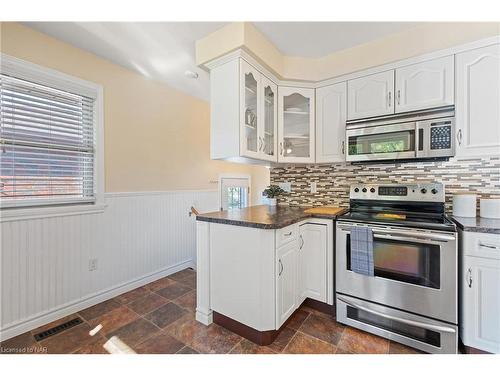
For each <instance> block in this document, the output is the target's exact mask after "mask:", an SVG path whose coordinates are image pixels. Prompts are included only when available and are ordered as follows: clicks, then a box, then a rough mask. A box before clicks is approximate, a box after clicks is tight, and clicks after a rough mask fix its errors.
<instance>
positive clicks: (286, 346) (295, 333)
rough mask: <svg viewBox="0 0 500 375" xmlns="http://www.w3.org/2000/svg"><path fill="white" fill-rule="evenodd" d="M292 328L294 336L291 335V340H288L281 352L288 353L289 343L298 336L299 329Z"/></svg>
mask: <svg viewBox="0 0 500 375" xmlns="http://www.w3.org/2000/svg"><path fill="white" fill-rule="evenodd" d="M290 329H292V328H290ZM292 330H293V331H294V334H293V336H292V337H290V340H288V342H287V343H286V345H285V347H284V348H283V349H282V350H281V352H280V353H279V354H286V353H285V350H286V348H288V345H290V343H291V342H292V340H293V339H294V338H295V336H297V333H298V332H299V331H296V330H294V329H292Z"/></svg>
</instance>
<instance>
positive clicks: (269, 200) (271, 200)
mask: <svg viewBox="0 0 500 375" xmlns="http://www.w3.org/2000/svg"><path fill="white" fill-rule="evenodd" d="M277 203H278V200H277V199H276V198H267V204H268V205H270V206H276V204H277Z"/></svg>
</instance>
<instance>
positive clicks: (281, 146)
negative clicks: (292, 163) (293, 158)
mask: <svg viewBox="0 0 500 375" xmlns="http://www.w3.org/2000/svg"><path fill="white" fill-rule="evenodd" d="M280 155H281V156H283V142H280Z"/></svg>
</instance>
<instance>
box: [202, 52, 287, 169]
mask: <svg viewBox="0 0 500 375" xmlns="http://www.w3.org/2000/svg"><path fill="white" fill-rule="evenodd" d="M277 95H278V87H277V85H276V84H275V83H274V82H272V81H271V80H269V79H268V78H266V76H264V75H263V74H262V73H260V72H259V71H258V70H257V69H256V68H255V67H253V66H252V65H250V64H249V63H247V62H246V61H245V60H243V59H234V60H231V61H228V62H226V63H225V64H222V65H220V66H217V67H215V68H213V69H212V70H211V71H210V110H211V111H210V117H211V123H210V144H211V149H210V153H211V158H212V159H230V160H234V161H237V160H239V159H241V160H250V159H251V160H255V161H265V162H277V161H278V155H277V127H278V122H277V115H278V100H277Z"/></svg>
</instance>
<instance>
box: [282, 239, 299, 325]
mask: <svg viewBox="0 0 500 375" xmlns="http://www.w3.org/2000/svg"><path fill="white" fill-rule="evenodd" d="M298 250H299V247H298V242H297V240H294V241H292V242H289V243H288V244H286V245H284V246H282V247H280V248H278V249H277V250H276V275H277V277H276V323H277V326H278V327H280V326H281V325H282V324H283V323H284V322H285V321H286V320H287V319H288V318H289V317H290V315H292V314H293V312H294V311H295V310H296V309H297V307H298V306H297V302H298V298H297V297H298V288H297V284H298V283H297V280H298Z"/></svg>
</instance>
